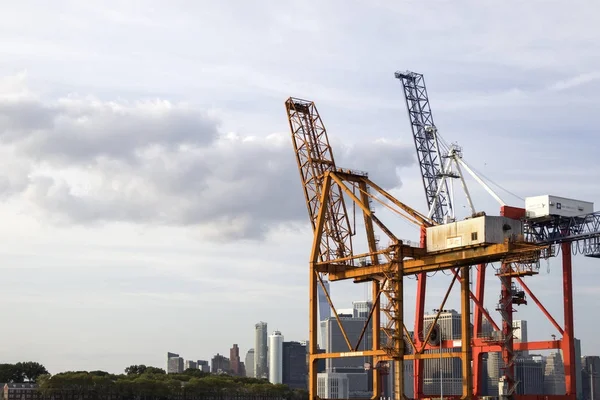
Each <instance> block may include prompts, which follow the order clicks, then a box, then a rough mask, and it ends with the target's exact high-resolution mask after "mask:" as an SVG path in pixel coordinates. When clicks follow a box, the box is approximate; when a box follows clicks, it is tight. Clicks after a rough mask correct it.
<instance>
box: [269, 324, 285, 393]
mask: <svg viewBox="0 0 600 400" xmlns="http://www.w3.org/2000/svg"><path fill="white" fill-rule="evenodd" d="M269 360H270V363H269V364H270V365H269V382H271V383H273V384H278V383H281V381H282V363H283V361H282V360H283V335H282V334H281V332H279V331H275V332H273V334H272V335H271V336H269Z"/></svg>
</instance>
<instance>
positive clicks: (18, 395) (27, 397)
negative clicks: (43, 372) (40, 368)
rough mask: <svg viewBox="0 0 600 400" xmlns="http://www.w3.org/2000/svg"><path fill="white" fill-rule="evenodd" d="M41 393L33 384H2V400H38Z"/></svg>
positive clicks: (40, 397)
mask: <svg viewBox="0 0 600 400" xmlns="http://www.w3.org/2000/svg"><path fill="white" fill-rule="evenodd" d="M42 398H43V396H42V393H41V392H39V391H38V385H37V384H35V383H6V384H4V396H3V399H4V400H40V399H42Z"/></svg>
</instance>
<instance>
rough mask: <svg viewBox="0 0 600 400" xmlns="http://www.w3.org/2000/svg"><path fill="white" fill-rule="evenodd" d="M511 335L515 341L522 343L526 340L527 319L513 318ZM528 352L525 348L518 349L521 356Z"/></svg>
mask: <svg viewBox="0 0 600 400" xmlns="http://www.w3.org/2000/svg"><path fill="white" fill-rule="evenodd" d="M512 326H513V336H514V337H515V342H517V343H518V342H520V343H524V342H527V321H525V320H524V319H517V320H513V324H512ZM528 354H529V352H528V351H527V350H523V351H519V352H518V354H517V355H518V356H520V357H523V356H527V355H528Z"/></svg>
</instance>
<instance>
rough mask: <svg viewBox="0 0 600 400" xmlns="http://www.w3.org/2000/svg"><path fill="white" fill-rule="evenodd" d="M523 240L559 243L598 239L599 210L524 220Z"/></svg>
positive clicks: (599, 232) (599, 236)
mask: <svg viewBox="0 0 600 400" xmlns="http://www.w3.org/2000/svg"><path fill="white" fill-rule="evenodd" d="M523 228H524V231H525V240H527V241H531V242H536V243H540V244H560V243H563V242H575V241H586V240H588V241H589V240H596V241H597V240H598V239H600V212H594V213H591V214H585V215H580V216H577V217H559V216H550V217H548V218H544V219H541V220H525V224H524V227H523Z"/></svg>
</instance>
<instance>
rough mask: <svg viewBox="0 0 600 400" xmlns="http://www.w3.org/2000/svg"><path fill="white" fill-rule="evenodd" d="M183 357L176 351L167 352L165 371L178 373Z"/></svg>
mask: <svg viewBox="0 0 600 400" xmlns="http://www.w3.org/2000/svg"><path fill="white" fill-rule="evenodd" d="M183 366H184V364H183V358H181V357H179V354H176V353H167V373H168V374H180V373H182V372H183Z"/></svg>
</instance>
